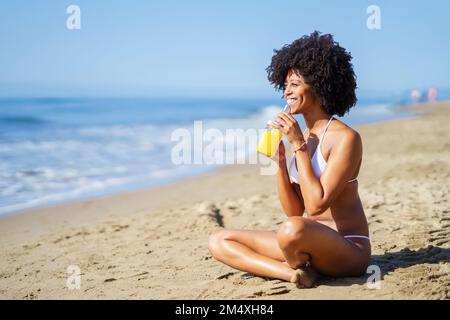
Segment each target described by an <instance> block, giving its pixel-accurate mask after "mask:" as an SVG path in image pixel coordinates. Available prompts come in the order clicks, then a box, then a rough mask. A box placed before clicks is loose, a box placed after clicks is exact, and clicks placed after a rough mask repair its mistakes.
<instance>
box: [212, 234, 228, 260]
mask: <svg viewBox="0 0 450 320" xmlns="http://www.w3.org/2000/svg"><path fill="white" fill-rule="evenodd" d="M229 235H230V231H229V230H227V229H221V230H219V231H216V232H214V233H213V234H211V235H210V236H209V239H208V250H209V252H210V253H211V255H212V256H213V257H214V258H216V259H217V258H218V257H219V255H220V251H221V242H222V241H224V240H226V238H227V237H228V236H229Z"/></svg>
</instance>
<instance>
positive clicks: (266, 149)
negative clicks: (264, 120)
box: [256, 129, 283, 158]
mask: <svg viewBox="0 0 450 320" xmlns="http://www.w3.org/2000/svg"><path fill="white" fill-rule="evenodd" d="M282 137H283V134H282V133H281V131H280V130H278V129H268V130H266V131H265V132H264V134H263V136H262V137H261V140H260V141H259V144H258V148H257V149H256V151H258V152H260V153H262V154H264V155H266V156H268V157H269V158H271V157H272V156H274V155H275V153H276V152H277V150H278V146H279V145H280V141H281V138H282Z"/></svg>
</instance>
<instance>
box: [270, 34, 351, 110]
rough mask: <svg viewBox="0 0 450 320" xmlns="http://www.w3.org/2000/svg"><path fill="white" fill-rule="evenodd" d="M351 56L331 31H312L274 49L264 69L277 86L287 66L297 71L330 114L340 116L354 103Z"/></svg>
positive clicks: (284, 78)
mask: <svg viewBox="0 0 450 320" xmlns="http://www.w3.org/2000/svg"><path fill="white" fill-rule="evenodd" d="M351 59H352V56H351V54H350V53H349V52H347V51H346V50H345V49H344V48H342V47H341V46H340V45H339V43H337V42H335V41H334V39H333V36H332V35H331V34H324V35H321V34H320V32H318V31H314V32H313V33H311V34H310V35H309V36H307V35H305V36H303V37H301V38H300V39H297V40H295V41H294V42H292V43H291V44H289V45H285V46H283V47H282V48H281V49H280V50H274V55H273V57H272V62H271V64H270V66H268V67H267V69H266V71H267V74H268V79H269V81H270V83H271V84H272V85H274V86H275V88H276V89H278V90H283V91H284V89H285V81H286V76H287V75H288V72H289V71H290V70H295V71H298V73H299V74H300V75H301V76H302V77H303V79H304V80H305V82H306V83H307V84H309V85H310V86H311V89H312V91H313V92H314V94H315V95H316V96H317V97H318V99H319V101H320V104H321V106H322V107H323V108H324V109H325V111H326V112H327V113H328V114H330V115H335V114H337V115H338V116H340V117H342V116H344V115H345V113H347V112H348V111H349V110H350V108H351V107H353V106H354V105H355V104H356V101H357V99H356V94H355V90H356V76H355V73H354V71H353V65H352V63H351Z"/></svg>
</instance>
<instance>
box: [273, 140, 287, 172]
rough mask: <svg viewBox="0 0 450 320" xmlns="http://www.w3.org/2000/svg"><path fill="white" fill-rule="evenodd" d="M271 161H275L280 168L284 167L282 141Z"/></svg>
mask: <svg viewBox="0 0 450 320" xmlns="http://www.w3.org/2000/svg"><path fill="white" fill-rule="evenodd" d="M273 160H275V161H276V162H277V163H278V166H280V167H282V165H285V166H286V148H285V147H284V143H283V141H280V145H279V146H278V150H277V153H276V156H275V158H274V159H273Z"/></svg>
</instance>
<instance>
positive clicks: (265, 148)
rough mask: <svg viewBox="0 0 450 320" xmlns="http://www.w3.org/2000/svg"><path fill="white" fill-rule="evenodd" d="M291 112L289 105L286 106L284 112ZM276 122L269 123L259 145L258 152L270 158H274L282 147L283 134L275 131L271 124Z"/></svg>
mask: <svg viewBox="0 0 450 320" xmlns="http://www.w3.org/2000/svg"><path fill="white" fill-rule="evenodd" d="M287 110H289V105H286V106H285V107H284V109H283V111H287ZM272 123H275V124H277V123H276V122H272V121H270V120H269V121H268V122H267V125H266V131H265V132H264V133H263V135H262V137H261V139H260V140H259V143H258V148H257V149H256V151H257V152H259V153H262V154H264V155H266V156H268V157H269V158H272V157H273V156H274V155H275V154H276V152H277V151H278V146H279V145H280V141H281V138H282V137H283V134H282V133H281V131H280V130H279V129H274V128H272V127H271V124H272Z"/></svg>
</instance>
